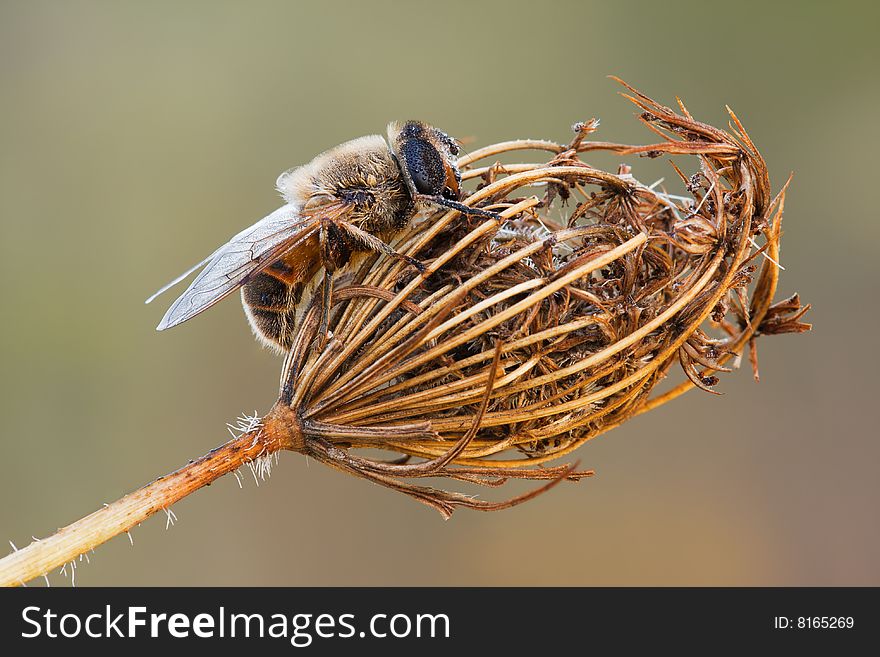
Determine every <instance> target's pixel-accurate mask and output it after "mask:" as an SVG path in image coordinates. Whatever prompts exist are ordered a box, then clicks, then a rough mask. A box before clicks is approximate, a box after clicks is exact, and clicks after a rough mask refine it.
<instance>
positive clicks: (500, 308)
mask: <svg viewBox="0 0 880 657" xmlns="http://www.w3.org/2000/svg"><path fill="white" fill-rule="evenodd" d="M627 88H628V89H629V91H630V92H632V94H633V95H632V96H629V98H630V100H632V101H633V102H634V103H635V104H636V105H638V106H639V107H640V108H641V109H642V110H643V111H644V113H643V114H642V116H641V118H642V121H644V122H645V123H646V124H649V125H650V126H651V127H652V129H654V130H655V132H659V133H660V134H663V135H664V137H665V141H663V142H661V143H658V144H650V145H648V146H638V147H636V146H627V145H622V144H611V143H607V142H591V141H588V140H587V137H588V136H589V135H590V133H591V132H593V130H595V129H596V127H597V125H598V122H595V121H590V122H587V123H584V124H578V125H576V126H575V131H576V133H577V134H576V136H575V138H574V140H573V141H572V143H571V144H568V145H554V144H551V143H550V142H534V141H522V142H506V143H504V144H499V145H496V146H492V147H487V148H486V149H481V150H480V151H476V152H475V153H473V154H472V155H470V156H468V157H466V158H462V160H461V161H460V166H461V169H462V173H463V179H464V181H465V183H466V182H467V181H468V180H477V181H478V183H479V184H478V186H477V188H476V190H475V191H474V192H473V193H472V195H471V196H470V198H468V199H467V200H466V203H467V204H468V205H471V206H476V207H481V208H485V209H491V210H493V211H495V212H498V213H500V214H501V216H502V217H503V218H504V221H503V222H501V221H497V220H481V221H474V220H467V219H465V218H462V217H461V216H460V215H459V214H458V213H457V212H454V211H452V212H444V213H439V214H437V215H435V216H433V217H430V218H429V219H428V220H425V221H423V222H421V223H417V224H415V225H413V226H411V227H410V228H409V229H408V230H407V231H406V232H404V234H402V235H401V236H400V237H399V239H398V240H397V242H396V244H395V248H396V249H397V250H398V251H400V252H401V253H405V254H407V255H409V256H412V257H414V258H418V259H420V260H421V261H422V262H423V263H425V264H426V265H427V268H428V269H427V272H426V273H424V274H420V275H413V274H412V271H411V270H409V269H405V268H404V267H402V266H401V264H400V263H399V261H398V260H396V259H393V258H388V257H385V256H375V257H371V258H368V259H367V260H365V261H364V263H363V264H362V265H361V266H360V268H359V269H357V270H356V271H352V272H349V274H348V275H347V276H346V277H345V278H342V279H339V280H338V282H337V285H336V289H335V290H334V297H333V304H334V307H333V311H332V317H331V322H330V332H331V333H332V338H331V339H330V340H323V339H319V338H320V336H318V335H317V332H318V325H319V319H318V317H319V308H318V306H317V302H316V304H315V305H314V306H313V308H312V309H311V310H310V311H309V313H307V315H306V319H305V321H304V325H303V328H302V331H301V333H300V335H299V336H298V338H297V340H296V343H295V344H294V346H293V349H292V351H291V354H290V355H289V357H288V359H287V361H286V366H285V373H284V375H283V377H282V381H283V385H282V395H281V399H280V400H279V403H278V405H277V406H276V408H275V410H274V411H273V414H272V415H270V418H267V421H277V419H278V418H280V417H284V418H285V419H284V422H286V423H287V425H286V426H289V427H293V428H294V430H295V432H297V434H298V435H297V442H296V447H295V448H296V449H297V450H298V451H302V452H303V453H305V454H308V455H310V456H312V457H314V458H316V459H317V460H319V461H322V462H324V463H327V464H328V465H331V466H332V467H335V468H337V469H340V470H343V471H345V472H349V473H351V474H355V475H358V476H361V477H365V478H367V479H370V480H372V481H375V482H377V483H381V484H382V485H384V486H388V487H391V488H393V489H396V490H399V491H402V492H404V493H407V494H409V495H411V496H413V497H415V498H416V499H418V500H419V501H422V502H424V503H426V504H430V505H432V506H434V507H435V508H437V509H438V510H439V511H441V513H443V514H444V515H447V516H448V515H449V514H451V512H452V510H453V509H454V508H455V507H456V506H467V507H471V508H478V509H482V510H490V509H495V508H504V507H505V506H510V505H511V504H515V503H518V502H521V501H523V500H525V499H529V498H530V497H532V496H534V495H535V494H537V493H538V492H541V491H542V490H545V489H546V488H548V487H549V486H552V485H554V484H555V483H556V482H558V481H560V480H562V479H565V478H568V479H577V478H579V477H582V476H585V475H587V474H589V473H579V472H575V471H574V469H573V466H570V465H563V466H555V467H549V466H546V465H545V463H547V462H548V461H550V460H552V459H555V458H558V457H560V456H563V455H566V454H569V453H571V452H572V451H573V450H574V449H576V448H577V447H578V446H580V445H581V444H583V443H584V442H586V441H587V440H589V439H591V438H593V437H595V436H597V435H599V434H601V433H603V432H605V431H607V430H609V429H611V428H613V427H615V426H617V425H619V424H621V423H622V422H624V421H626V420H627V419H628V418H630V417H632V416H633V415H635V414H637V413H640V412H643V411H644V410H647V409H650V408H653V407H655V406H656V405H659V404H660V403H663V402H664V401H668V399H671V398H672V397H674V396H676V395H677V394H678V393H679V392H681V391H683V390H684V389H687V388H688V387H690V386H691V385H693V386H697V387H699V388H703V389H706V390H711V388H712V387H713V386H715V384H716V383H717V380H718V379H717V377H715V376H714V373H715V372H719V371H729V370H728V369H727V368H726V367H725V366H724V365H725V362H726V361H727V360H728V359H729V358H730V357H731V356H733V355H738V354H739V353H741V351H742V350H743V348H744V346H745V344H746V343H748V342H750V341H752V339H753V338H754V337H755V335H757V330H758V328H759V327H760V330H761V331H762V332H763V333H773V332H786V331H799V330H803V327H804V326H806V325H803V324H800V323H799V322H798V320H799V319H800V317H801V316H802V315H803V312H804V311H805V309H801V307H800V303H799V301H798V300H797V298H796V297H795V298H793V299H790V300H788V301H787V302H783V304H779V305H777V306H774V307H772V308H771V307H770V303H771V300H772V297H773V293H774V291H775V287H776V280H777V276H778V268H777V267H775V266H773V265H772V264H771V263H770V262H769V260H768V261H765V262H763V265H762V268H761V270H760V272H759V273H758V277H757V280H756V281H755V282H754V283H753V284H751V297H749V282H750V280H751V279H750V277H751V275H752V273H753V272H754V267H753V265H750V264H749V263H750V262H751V261H752V259H754V258H755V256H756V254H755V253H753V248H754V247H753V245H754V244H755V242H754V240H753V239H752V237H751V236H752V235H753V234H754V232H755V230H757V231H758V233H760V234H761V235H763V239H764V242H765V244H764V246H763V247H762V249H763V251H764V253H765V255H766V256H767V258H768V259H778V249H779V235H780V231H779V223H780V221H781V210H782V205H783V198H784V190H783V193H781V194H780V195H779V196H778V197H777V198H776V199H772V198H771V197H770V187H769V178H768V175H767V172H766V167H765V165H764V161H763V159H762V158H761V157H760V155H759V154H758V153H757V151H756V150H755V148H754V145H753V144H752V143H751V141H750V140H749V139H748V137H747V135H746V134H745V131H744V130H743V129H742V126H741V125H740V124H739V122H738V120H737V119H736V117H735V116H733V115H732V118H733V121H734V124H735V125H736V131H735V134H729V133H727V132H724V131H721V130H718V129H716V128H712V127H711V126H707V125H705V124H702V123H699V122H697V121H695V120H693V119H692V118H691V117H690V115H689V114H688V113H687V111H686V110H685V109H684V108H683V106H682V112H683V114H681V115H680V114H677V113H675V112H673V111H672V110H670V109H669V108H666V107H663V106H661V105H659V104H657V103H655V102H654V101H652V100H650V99H649V98H647V97H645V96H643V95H641V94H639V93H638V92H636V91H635V90H634V89H632V88H629V87H627ZM532 148H541V149H544V150H551V151H552V152H554V153H555V154H556V156H555V157H553V158H552V159H550V160H549V161H548V162H547V163H546V164H517V165H509V164H508V165H504V166H503V167H500V166H492V165H490V166H483V167H482V168H480V167H476V166H475V163H476V162H478V161H479V160H480V158H481V157H494V156H496V155H498V154H499V153H502V152H512V151H517V150H527V149H532ZM599 149H604V150H610V151H614V152H617V153H623V154H642V155H648V156H654V155H656V154H680V155H686V156H688V157H689V158H690V160H691V163H690V165H689V166H691V167H693V168H695V169H696V170H697V173H696V174H694V175H692V176H690V177H687V176H685V174H683V173H682V171H681V169H679V168H678V167H675V171H676V172H677V173H678V174H679V175H680V177H681V178H682V183H683V186H685V188H686V190H687V192H688V193H689V194H690V196H673V195H670V194H668V193H666V192H664V191H660V190H655V189H653V188H652V187H648V186H645V185H643V184H642V183H640V182H638V180H637V179H636V178H635V177H634V176H633V175H632V173H631V171H630V169H629V167H626V168H621V169H619V170H618V173H616V174H614V173H608V172H605V171H601V170H599V169H596V168H593V167H591V166H589V165H587V164H586V163H584V162H583V161H581V160H580V154H582V153H585V152H589V151H593V150H599ZM673 166H675V165H673ZM539 184H546V185H547V193H546V194H545V195H544V197H543V198H541V199H539V198H537V197H534V196H531V195H530V192H532V191H534V188H535V186H536V185H539ZM569 196H572V197H574V198H575V199H576V201H577V202H576V203H570V204H564V201H565V199H566V198H568V197H569ZM560 211H561V212H565V213H567V215H563V216H564V217H565V218H564V220H563V221H560V220H559V216H560ZM730 315H733V319H734V321H733V322H731V321H730V319H729V316H730ZM710 318H711V321H710ZM709 324H711V326H710V325H709ZM709 331H713V332H714V333H715V334H716V335H714V336H713V335H711V334H710V333H709ZM676 362H678V363H680V365H681V367H682V369H683V371H684V374H685V375H686V377H687V378H686V379H685V381H684V383H683V384H681V385H679V387H678V388H674V389H673V390H672V391H671V392H667V393H664V394H663V395H656V394H655V395H654V396H653V397H652V392H653V391H654V388H655V386H656V385H657V384H658V383H659V382H660V381H662V380H663V379H664V378H665V377H666V376H667V374H668V372H669V370H670V368H671V367H672V365H673V364H675V363H676ZM360 448H381V449H383V450H387V451H389V452H391V453H393V454H394V455H395V457H397V458H395V459H394V460H391V461H381V460H377V459H372V458H367V457H365V456H361V455H359V454H358V452H357V450H358V449H360ZM413 460H414V462H413ZM427 476H431V477H446V478H450V479H457V480H462V481H466V482H471V483H479V484H484V485H498V484H500V483H503V482H504V481H506V480H507V479H510V478H525V479H543V480H547V481H549V483H548V484H546V485H545V486H544V487H542V488H541V489H538V490H537V491H533V492H532V493H529V494H527V495H525V496H520V497H518V498H514V499H512V500H508V501H506V502H502V503H498V504H493V503H489V502H484V501H481V500H477V499H474V498H472V497H469V496H466V495H463V494H461V493H454V492H448V491H442V490H437V489H434V488H428V487H425V486H419V485H415V484H413V483H411V482H410V481H408V480H409V479H413V478H421V477H427Z"/></svg>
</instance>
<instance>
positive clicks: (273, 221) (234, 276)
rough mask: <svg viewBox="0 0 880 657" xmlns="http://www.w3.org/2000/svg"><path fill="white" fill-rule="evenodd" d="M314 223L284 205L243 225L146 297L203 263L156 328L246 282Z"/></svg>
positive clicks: (169, 324)
mask: <svg viewBox="0 0 880 657" xmlns="http://www.w3.org/2000/svg"><path fill="white" fill-rule="evenodd" d="M318 225H319V221H318V220H315V219H313V218H304V217H302V216H301V214H300V213H299V211H298V210H297V209H296V208H294V207H293V206H291V205H285V206H282V207H280V208H278V209H277V210H275V212H273V213H272V214H270V215H268V216H267V217H264V218H263V219H260V221H258V222H257V223H255V224H254V225H253V226H250V227H249V228H245V229H244V230H243V231H241V232H240V233H239V234H238V235H236V236H235V237H233V238H232V239H231V240H229V241H228V242H227V243H226V244H224V245H223V246H221V247H220V248H219V249H217V250H216V251H215V252H214V253H212V254H211V255H210V256H208V258H206V259H205V260H203V261H202V262H200V263H199V264H198V265H196V266H195V267H193V268H192V269H190V270H189V271H187V272H186V273H185V274H182V275H181V276H178V277H177V278H176V279H175V280H174V281H172V282H171V283H169V284H168V285H166V286H165V287H163V288H162V289H161V290H159V291H158V292H157V293H156V294H154V295H153V296H152V297H150V298H149V299H148V300H147V303H149V302H150V301H152V300H153V299H155V298H156V297H157V296H158V295H160V294H162V292H164V291H166V290H167V289H169V288H170V287H172V286H174V285H176V284H177V283H179V282H180V281H182V280H183V279H184V278H186V277H187V276H188V275H189V274H191V273H192V272H194V271H195V270H197V269H198V268H199V267H201V266H202V265H204V266H205V268H204V269H203V270H202V271H201V272H200V273H199V275H198V276H196V277H195V279H193V282H192V283H191V284H190V286H189V287H188V288H187V289H186V291H185V292H184V293H183V294H181V295H180V297H179V298H178V299H177V301H175V302H174V303H173V304H171V307H170V308H169V309H168V312H167V313H165V316H164V317H163V318H162V321H161V322H159V326H157V327H156V329H157V330H159V331H164V330H165V329H168V328H171V327H172V326H177V325H178V324H180V323H181V322H185V321H186V320H188V319H190V318H191V317H194V316H195V315H198V314H199V313H200V312H202V311H203V310H206V309H207V308H210V307H211V306H213V305H214V304H215V303H217V302H218V301H220V300H221V299H223V298H224V297H226V296H228V295H229V294H231V293H232V292H235V291H236V290H237V289H239V288H240V287H241V286H242V285H244V284H245V283H246V282H247V278H248V277H249V276H250V275H252V274H254V273H256V272H258V271H260V270H261V269H263V268H265V267H267V266H269V265H270V264H271V263H272V262H274V261H275V260H277V259H278V258H279V257H280V256H281V255H283V254H284V253H285V252H286V251H288V250H289V249H291V248H293V247H294V246H296V245H297V244H298V243H299V242H301V241H302V240H305V239H306V238H308V237H309V236H311V235H312V234H314V232H315V230H317V228H318Z"/></svg>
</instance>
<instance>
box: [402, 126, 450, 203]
mask: <svg viewBox="0 0 880 657" xmlns="http://www.w3.org/2000/svg"><path fill="white" fill-rule="evenodd" d="M401 151H402V152H401V155H403V160H404V162H405V164H406V171H407V173H408V174H409V177H410V179H411V180H412V182H413V185H414V186H415V188H416V190H417V191H418V192H419V193H420V194H428V195H431V196H434V195H437V194H439V193H440V192H441V191H442V190H443V188H444V187H445V186H446V171H445V169H444V168H443V159H442V158H441V157H440V154H439V153H438V152H437V149H436V148H434V147H433V146H431V144H429V143H428V142H426V141H424V140H422V139H408V140H407V141H406V142H405V143H404V144H403V148H402V149H401Z"/></svg>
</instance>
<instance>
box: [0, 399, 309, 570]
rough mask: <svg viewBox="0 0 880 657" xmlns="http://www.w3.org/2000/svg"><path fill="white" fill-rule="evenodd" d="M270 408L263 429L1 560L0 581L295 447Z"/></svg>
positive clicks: (72, 553) (81, 549)
mask: <svg viewBox="0 0 880 657" xmlns="http://www.w3.org/2000/svg"><path fill="white" fill-rule="evenodd" d="M277 420H278V417H277V415H276V414H273V413H270V414H269V415H268V416H267V417H266V418H265V419H264V420H263V424H262V426H261V427H260V428H257V429H254V430H252V431H248V432H246V433H243V434H242V435H240V436H239V437H237V438H234V439H233V440H230V441H229V442H227V443H226V444H224V445H221V446H220V447H217V448H215V449H212V450H211V451H210V452H208V453H207V454H205V455H204V456H202V457H201V458H198V459H196V460H194V461H191V462H189V463H188V464H187V465H185V466H183V467H182V468H180V469H179V470H177V471H176V472H173V473H171V474H169V475H166V476H164V477H159V478H158V479H156V480H155V481H153V482H151V483H149V484H147V485H146V486H143V487H142V488H139V489H138V490H136V491H134V492H132V493H129V494H128V495H126V496H125V497H122V498H121V499H118V500H116V501H115V502H113V503H112V504H107V505H105V506H104V507H103V508H101V509H98V510H97V511H95V512H94V513H91V514H89V515H87V516H85V517H84V518H82V519H80V520H77V521H76V522H74V523H72V524H70V525H67V526H66V527H63V528H62V529H59V530H58V531H57V532H55V533H54V534H52V535H51V536H49V537H48V538H44V539H37V540H35V541H34V542H32V543H31V544H30V545H28V546H27V547H25V548H22V549H20V550H17V551H16V552H13V553H12V554H10V555H7V556H6V557H4V558H3V559H0V586H19V585H23V584H24V583H25V582H27V581H28V580H31V579H33V578H35V577H40V576H41V575H45V574H47V573H49V572H51V571H52V570H53V569H55V568H58V567H60V566H62V565H64V564H66V563H69V562H72V561H75V560H76V559H78V558H79V557H80V555H82V554H85V553H86V552H88V551H89V550H92V549H94V548H96V547H98V546H99V545H101V544H102V543H105V542H106V541H108V540H110V539H111V538H113V537H114V536H118V535H119V534H122V533H123V532H128V531H129V530H130V529H132V528H133V527H135V526H136V525H139V524H140V523H142V522H143V521H144V520H146V519H147V518H149V517H150V516H152V515H153V514H155V513H156V512H158V511H161V510H168V509H170V507H171V506H172V505H173V504H174V503H176V502H178V501H180V500H182V499H183V498H184V497H186V496H187V495H189V494H191V493H194V492H195V491H197V490H199V489H200V488H202V487H203V486H206V485H208V484H210V483H212V482H213V481H215V480H217V479H219V478H220V477H222V476H223V475H225V474H228V473H230V472H233V471H235V470H237V469H238V468H240V467H241V466H243V465H245V464H247V463H250V462H252V461H255V460H257V459H259V458H263V457H268V456H269V455H271V454H273V453H274V452H277V451H278V450H279V449H290V448H291V447H293V445H292V443H291V432H290V427H289V426H286V425H287V423H284V422H282V423H279V422H278V421H277Z"/></svg>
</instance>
